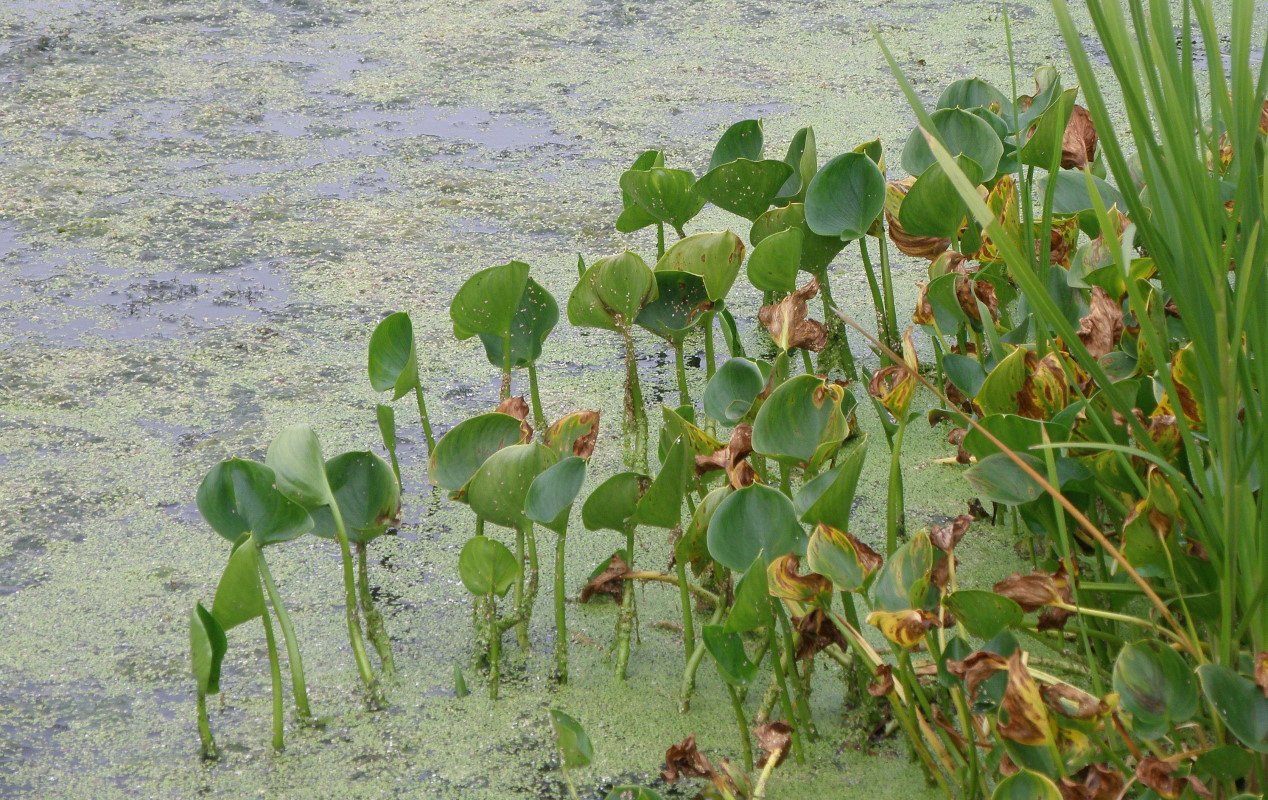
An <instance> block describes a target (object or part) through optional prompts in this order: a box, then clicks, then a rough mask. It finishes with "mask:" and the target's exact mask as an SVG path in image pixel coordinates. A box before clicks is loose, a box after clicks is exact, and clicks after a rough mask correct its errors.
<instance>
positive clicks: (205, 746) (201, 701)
mask: <svg viewBox="0 0 1268 800" xmlns="http://www.w3.org/2000/svg"><path fill="white" fill-rule="evenodd" d="M195 702H196V704H197V708H198V738H199V739H201V740H202V756H203V759H204V760H205V761H215V760H217V759H218V758H220V751H219V750H217V749H216V737H214V736H212V735H211V725H210V724H208V722H207V695H206V694H204V693H203V692H201V691H200V692H199V693H198V698H197V700H196V701H195Z"/></svg>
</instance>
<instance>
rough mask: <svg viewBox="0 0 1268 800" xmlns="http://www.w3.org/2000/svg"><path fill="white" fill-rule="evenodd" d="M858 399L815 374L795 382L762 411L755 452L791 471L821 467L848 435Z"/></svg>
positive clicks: (755, 431) (755, 428)
mask: <svg viewBox="0 0 1268 800" xmlns="http://www.w3.org/2000/svg"><path fill="white" fill-rule="evenodd" d="M847 398H848V401H847ZM853 399H854V398H853V396H852V395H850V394H848V393H847V392H846V390H845V389H844V388H843V387H841V386H839V385H838V384H836V383H829V382H828V381H826V380H824V379H822V378H818V377H816V376H814V375H798V376H796V377H794V378H790V379H788V380H786V381H784V382H783V383H782V384H780V385H779V388H777V389H776V390H775V391H773V392H771V394H770V397H767V398H766V401H765V402H764V403H762V407H761V409H760V410H759V411H758V412H757V417H756V418H755V419H754V421H753V449H754V450H756V451H757V452H758V453H761V454H762V455H766V456H770V457H771V458H774V459H776V460H777V461H780V462H782V463H785V464H789V465H791V466H798V465H801V464H807V465H809V466H810V467H812V468H815V467H818V466H819V465H820V464H822V463H823V462H824V461H825V460H827V458H828V457H830V456H831V455H832V453H833V452H835V451H836V449H837V448H838V447H839V446H840V445H841V442H842V441H844V440H845V437H846V436H848V435H849V433H850V426H849V422H848V420H847V417H846V415H847V414H848V413H850V412H851V411H852V410H853V407H854V403H853Z"/></svg>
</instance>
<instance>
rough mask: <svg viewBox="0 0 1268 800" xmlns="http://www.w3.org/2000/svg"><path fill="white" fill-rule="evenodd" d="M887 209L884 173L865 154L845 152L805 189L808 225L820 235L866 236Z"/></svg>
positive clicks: (847, 238) (821, 171)
mask: <svg viewBox="0 0 1268 800" xmlns="http://www.w3.org/2000/svg"><path fill="white" fill-rule="evenodd" d="M884 208H885V176H884V175H882V174H881V170H880V167H878V166H876V162H874V161H872V159H870V158H868V157H867V156H866V155H864V154H862V153H842V154H841V155H839V156H837V157H836V158H834V159H832V160H831V161H829V162H828V163H827V164H825V165H824V166H823V169H821V170H819V172H817V173H816V174H815V176H814V178H813V179H811V181H810V185H809V186H808V187H807V188H806V209H805V214H806V224H807V225H808V226H809V227H810V230H811V231H813V232H814V233H817V234H819V235H821V236H836V237H837V238H839V239H841V240H842V241H847V242H848V241H853V240H854V239H858V238H860V237H862V236H863V235H865V234H866V233H867V231H868V229H870V228H871V227H872V223H873V222H875V221H876V218H877V217H879V216H880V213H881V211H882V210H884Z"/></svg>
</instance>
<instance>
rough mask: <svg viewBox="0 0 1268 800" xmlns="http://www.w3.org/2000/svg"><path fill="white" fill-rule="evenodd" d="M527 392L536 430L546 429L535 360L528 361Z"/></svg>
mask: <svg viewBox="0 0 1268 800" xmlns="http://www.w3.org/2000/svg"><path fill="white" fill-rule="evenodd" d="M528 393H529V396H530V397H531V398H532V401H533V423H534V424H535V425H537V430H539V431H545V430H546V414H545V412H543V411H542V397H541V393H540V392H539V391H538V388H537V362H536V361H530V362H528Z"/></svg>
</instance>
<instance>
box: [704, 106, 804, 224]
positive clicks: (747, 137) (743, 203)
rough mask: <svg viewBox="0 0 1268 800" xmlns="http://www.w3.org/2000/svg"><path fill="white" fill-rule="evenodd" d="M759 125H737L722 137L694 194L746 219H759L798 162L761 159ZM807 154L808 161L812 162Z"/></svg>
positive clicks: (757, 122)
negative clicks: (790, 162)
mask: <svg viewBox="0 0 1268 800" xmlns="http://www.w3.org/2000/svg"><path fill="white" fill-rule="evenodd" d="M762 145H763V136H762V122H761V120H755V119H748V120H743V121H741V122H737V123H735V124H734V125H732V126H731V127H730V128H728V129H727V130H726V132H725V133H723V134H722V137H721V138H720V139H719V140H718V143H717V145H716V146H715V147H714V149H713V155H712V156H711V157H710V159H709V171H708V172H706V173H705V174H704V176H703V177H701V178H700V180H699V181H697V183H696V193H697V194H699V195H700V196H701V197H703V198H704V199H705V200H707V201H709V202H711V203H713V204H714V205H715V206H717V207H718V208H721V209H724V210H726V211H730V212H731V213H733V214H738V215H739V216H741V217H744V218H746V219H749V220H754V219H756V218H757V217H759V216H761V215H762V214H763V213H764V212H765V211H766V210H767V209H768V208H770V206H771V203H773V202H775V200H776V198H778V197H779V196H780V195H781V194H782V193H783V192H784V190H785V187H786V186H787V185H788V183H789V181H790V180H791V179H792V178H793V176H794V173H795V172H797V171H798V170H800V168H801V163H800V159H798V164H797V166H796V167H794V166H793V165H792V164H789V163H787V162H785V161H776V160H774V159H763V158H762ZM813 158H814V156H813V151H811V160H813Z"/></svg>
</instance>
